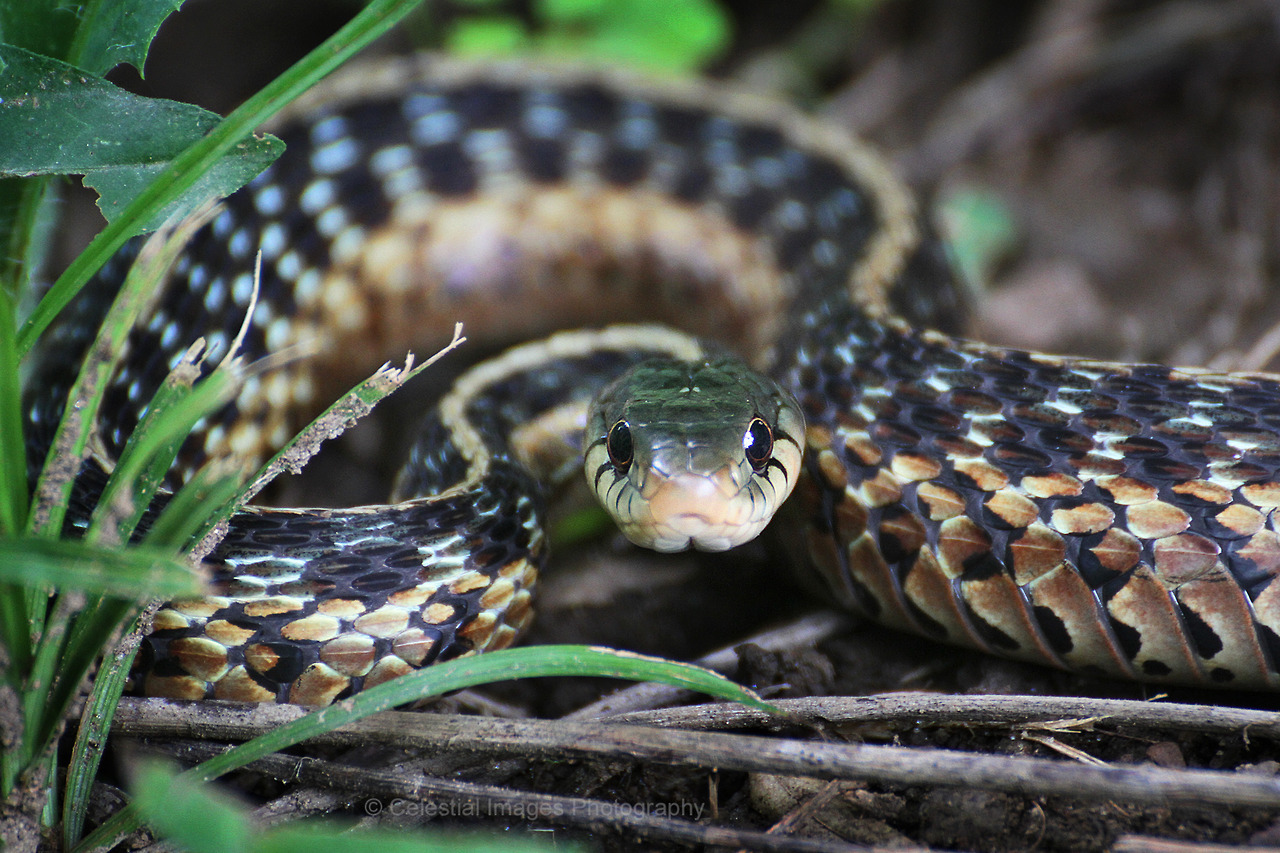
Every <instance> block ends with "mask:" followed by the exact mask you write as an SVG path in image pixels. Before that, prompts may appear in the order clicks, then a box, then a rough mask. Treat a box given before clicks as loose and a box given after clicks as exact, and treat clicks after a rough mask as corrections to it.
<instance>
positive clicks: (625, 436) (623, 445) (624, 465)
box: [604, 421, 635, 474]
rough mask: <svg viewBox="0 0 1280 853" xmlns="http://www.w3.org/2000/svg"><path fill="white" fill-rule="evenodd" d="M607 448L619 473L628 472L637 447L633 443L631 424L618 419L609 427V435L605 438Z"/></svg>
mask: <svg viewBox="0 0 1280 853" xmlns="http://www.w3.org/2000/svg"><path fill="white" fill-rule="evenodd" d="M604 443H605V449H607V450H608V451H609V461H610V462H612V463H613V467H614V468H616V469H617V470H618V473H619V474H625V473H627V469H628V468H630V467H631V459H632V457H633V455H634V454H635V447H634V446H633V445H632V443H631V425H630V424H628V423H627V422H626V421H618V422H617V423H616V424H614V425H613V426H612V427H611V428H610V429H609V435H608V436H607V437H606V438H605V442H604Z"/></svg>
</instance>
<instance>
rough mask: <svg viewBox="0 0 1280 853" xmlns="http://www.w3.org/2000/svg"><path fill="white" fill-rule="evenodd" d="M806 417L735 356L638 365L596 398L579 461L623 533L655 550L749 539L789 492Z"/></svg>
mask: <svg viewBox="0 0 1280 853" xmlns="http://www.w3.org/2000/svg"><path fill="white" fill-rule="evenodd" d="M803 437H804V416H803V415H802V414H801V412H800V407H799V404H798V403H797V402H796V400H795V398H794V397H792V396H791V394H790V393H788V392H787V391H785V390H783V389H782V388H781V387H779V386H778V385H777V384H776V383H774V382H773V381H772V380H771V379H769V378H768V377H765V376H763V375H761V374H759V373H757V372H756V371H754V370H752V369H751V368H749V367H747V366H746V365H744V364H743V363H741V362H739V361H737V360H736V359H730V358H718V359H713V360H708V361H694V362H690V361H676V360H667V359H658V360H651V361H646V362H643V363H641V364H639V365H637V366H636V367H634V368H632V369H631V370H629V371H628V372H627V373H625V374H623V375H622V376H621V377H619V378H618V379H617V380H615V381H614V382H613V383H612V384H610V385H609V386H607V387H606V388H605V389H604V390H603V391H601V392H600V394H599V395H597V397H596V399H595V400H594V401H593V403H592V405H591V407H590V410H589V412H588V415H587V432H586V442H585V446H586V453H585V461H584V468H585V473H586V477H587V482H588V484H589V485H590V486H591V489H592V491H593V493H594V494H595V495H596V498H597V499H598V500H599V501H600V503H601V504H602V505H603V506H604V508H605V509H606V510H607V511H608V512H609V514H610V515H612V516H613V518H614V520H615V521H616V522H617V524H618V526H619V528H621V530H622V532H623V534H624V535H626V537H627V538H628V539H630V540H631V541H632V542H634V543H635V544H637V545H640V546H643V547H645V548H652V549H653V550H655V551H663V552H671V551H683V550H685V549H687V548H697V549H699V550H702V551H724V550H727V549H729V548H732V547H734V546H736V545H741V544H742V543H744V542H749V541H751V540H752V539H754V538H755V537H756V536H757V535H759V533H760V531H761V530H763V529H764V528H765V525H767V524H768V523H769V520H770V519H772V518H773V514H774V513H775V512H776V511H777V510H778V508H779V507H780V506H782V503H783V501H785V500H786V498H787V496H788V495H789V494H791V489H792V487H794V486H795V482H796V477H797V476H798V474H799V472H800V467H801V456H802V453H803V449H802V445H801V442H802V441H803Z"/></svg>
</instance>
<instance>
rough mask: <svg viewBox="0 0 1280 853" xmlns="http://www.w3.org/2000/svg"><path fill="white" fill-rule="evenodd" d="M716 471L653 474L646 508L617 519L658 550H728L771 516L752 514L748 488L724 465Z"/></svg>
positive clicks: (748, 537)
mask: <svg viewBox="0 0 1280 853" xmlns="http://www.w3.org/2000/svg"><path fill="white" fill-rule="evenodd" d="M718 473H719V476H709V475H707V474H705V473H701V472H698V473H695V472H690V471H685V472H681V473H679V474H676V475H672V476H651V477H650V478H649V481H648V483H646V488H645V489H644V490H643V492H644V499H645V500H644V504H643V505H644V507H645V509H646V512H644V513H642V514H641V515H640V516H639V517H637V518H636V519H633V520H629V521H624V522H622V523H620V525H619V526H620V527H621V529H622V532H623V534H624V535H625V536H626V537H627V538H628V539H630V540H631V541H632V542H633V543H635V544H636V545H639V546H641V547H643V548H649V549H651V550H654V551H659V552H662V553H672V552H675V551H686V550H688V549H690V548H693V549H696V550H699V551H727V550H729V549H730V548H734V547H736V546H738V545H741V544H743V543H745V542H750V541H751V540H752V539H754V538H755V537H756V536H758V535H760V531H761V530H763V529H764V526H765V525H766V524H768V522H769V518H768V517H765V518H753V517H752V516H753V515H754V513H753V511H752V509H753V504H752V500H751V496H750V493H749V491H745V490H743V489H742V487H741V485H740V484H738V483H737V481H736V479H735V478H734V477H732V476H731V472H730V471H728V470H727V469H722V471H721V472H718ZM770 515H771V514H770Z"/></svg>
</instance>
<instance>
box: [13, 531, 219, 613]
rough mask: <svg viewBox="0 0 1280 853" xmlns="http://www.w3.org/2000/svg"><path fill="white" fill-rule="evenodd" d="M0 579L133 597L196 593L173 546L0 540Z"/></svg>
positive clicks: (193, 581)
mask: <svg viewBox="0 0 1280 853" xmlns="http://www.w3.org/2000/svg"><path fill="white" fill-rule="evenodd" d="M0 581H3V582H5V583H14V584H22V585H24V586H30V585H36V586H48V587H56V588H60V589H64V590H81V591H83V592H91V593H98V594H103V595H114V596H118V597H125V598H137V597H139V596H140V595H141V596H146V595H153V596H156V597H164V598H177V597H180V596H183V595H194V594H197V593H199V592H200V590H201V588H202V587H201V584H200V579H199V576H198V575H197V574H196V573H195V572H193V571H192V570H191V567H190V566H189V565H188V564H187V563H186V561H185V560H182V559H180V558H178V557H176V556H175V555H174V553H173V551H172V550H167V549H162V548H153V547H144V546H138V547H135V548H129V549H127V550H121V549H119V548H109V547H101V546H96V545H92V544H89V543H86V542H81V541H79V540H73V539H56V540H50V539H39V538H36V537H31V536H28V537H21V538H11V539H0Z"/></svg>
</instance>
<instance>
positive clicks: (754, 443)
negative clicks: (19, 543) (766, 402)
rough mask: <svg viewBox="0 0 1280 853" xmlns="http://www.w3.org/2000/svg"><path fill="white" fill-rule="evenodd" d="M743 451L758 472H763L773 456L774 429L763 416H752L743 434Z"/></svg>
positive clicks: (753, 468)
mask: <svg viewBox="0 0 1280 853" xmlns="http://www.w3.org/2000/svg"><path fill="white" fill-rule="evenodd" d="M742 452H743V453H745V454H746V457H747V461H748V462H750V463H751V468H752V470H753V471H755V472H756V473H757V474H763V473H764V469H765V468H767V467H768V465H769V460H770V459H772V458H773V431H772V430H770V429H769V425H768V424H767V423H765V422H764V419H763V418H752V419H751V423H750V424H748V425H747V431H746V432H745V433H743V434H742Z"/></svg>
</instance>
